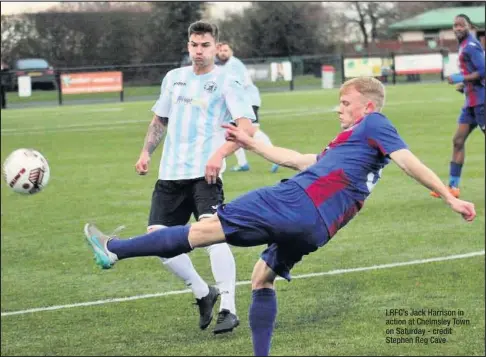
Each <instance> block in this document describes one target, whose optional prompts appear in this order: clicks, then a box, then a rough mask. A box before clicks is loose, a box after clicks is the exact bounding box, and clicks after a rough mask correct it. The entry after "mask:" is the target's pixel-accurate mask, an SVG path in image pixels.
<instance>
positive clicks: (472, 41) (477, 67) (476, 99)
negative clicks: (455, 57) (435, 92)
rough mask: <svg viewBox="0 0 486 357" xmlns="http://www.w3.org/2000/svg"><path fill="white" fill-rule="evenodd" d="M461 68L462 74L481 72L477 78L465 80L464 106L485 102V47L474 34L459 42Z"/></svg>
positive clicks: (473, 105)
mask: <svg viewBox="0 0 486 357" xmlns="http://www.w3.org/2000/svg"><path fill="white" fill-rule="evenodd" d="M459 68H460V69H461V74H462V75H466V74H471V73H473V72H479V76H480V78H479V79H477V80H474V81H465V82H464V94H465V96H466V98H465V103H464V107H475V106H477V105H481V104H484V88H485V87H484V49H483V48H482V47H481V43H480V42H479V41H478V40H477V39H476V38H475V37H474V36H473V35H472V34H469V36H467V37H466V38H465V39H464V40H462V42H461V43H460V44H459Z"/></svg>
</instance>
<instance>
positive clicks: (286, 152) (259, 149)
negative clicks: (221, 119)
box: [223, 125, 317, 171]
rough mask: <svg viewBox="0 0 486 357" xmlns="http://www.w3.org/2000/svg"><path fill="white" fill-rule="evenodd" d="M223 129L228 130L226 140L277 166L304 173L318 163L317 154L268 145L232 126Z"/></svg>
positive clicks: (225, 126)
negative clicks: (303, 171)
mask: <svg viewBox="0 0 486 357" xmlns="http://www.w3.org/2000/svg"><path fill="white" fill-rule="evenodd" d="M223 128H225V129H226V140H228V141H230V142H232V143H236V144H237V145H238V146H241V147H243V148H244V149H247V150H251V151H253V152H254V153H256V154H258V155H260V156H261V157H263V158H264V159H266V160H268V161H270V162H273V163H275V164H278V165H281V166H285V167H288V168H291V169H294V170H298V171H302V170H305V169H306V168H307V167H309V166H311V165H313V164H315V163H316V161H317V156H316V155H315V154H301V153H299V152H297V151H294V150H290V149H286V148H281V147H277V146H269V145H266V144H265V143H264V142H263V141H259V140H255V139H253V138H252V137H250V136H249V135H248V134H247V133H245V132H243V131H242V130H240V129H239V128H235V127H234V126H232V125H223Z"/></svg>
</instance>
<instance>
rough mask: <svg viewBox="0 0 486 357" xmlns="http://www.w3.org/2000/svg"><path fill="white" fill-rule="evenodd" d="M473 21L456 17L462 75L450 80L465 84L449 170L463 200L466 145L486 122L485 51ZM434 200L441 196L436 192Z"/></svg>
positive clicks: (451, 186) (456, 193)
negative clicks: (475, 32)
mask: <svg viewBox="0 0 486 357" xmlns="http://www.w3.org/2000/svg"><path fill="white" fill-rule="evenodd" d="M471 26H472V24H471V20H470V19H469V17H468V16H467V15H464V14H460V15H457V16H456V17H455V18H454V25H453V30H454V33H455V35H456V38H457V40H458V41H459V68H460V70H461V72H460V73H456V74H453V75H451V76H449V77H448V78H447V80H448V82H449V83H450V84H456V85H457V84H463V86H461V88H462V89H461V91H463V92H464V95H465V103H464V106H463V108H462V110H461V113H460V115H459V118H458V120H457V123H458V126H457V130H456V133H455V134H454V138H453V140H452V141H453V148H452V160H451V163H450V168H449V191H450V192H451V194H453V195H454V196H455V197H459V194H460V190H459V183H460V180H461V172H462V166H463V165H464V157H465V143H466V140H467V137H468V136H469V134H471V132H472V131H473V130H474V129H475V128H476V127H477V126H479V128H480V129H481V130H482V131H483V133H484V132H485V121H484V91H485V90H484V89H485V86H484V82H485V81H484V49H483V47H482V46H481V43H480V42H479V41H478V39H476V38H475V37H474V35H473V34H472V33H471V32H470V29H471ZM430 194H431V195H432V196H433V197H437V198H439V197H440V195H439V194H438V193H437V192H435V191H432V192H431V193H430Z"/></svg>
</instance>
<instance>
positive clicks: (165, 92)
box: [152, 75, 172, 118]
mask: <svg viewBox="0 0 486 357" xmlns="http://www.w3.org/2000/svg"><path fill="white" fill-rule="evenodd" d="M167 77H168V75H166V76H165V77H164V79H163V80H162V85H161V86H160V97H159V99H158V100H157V101H156V102H155V104H154V106H153V107H152V112H154V114H155V115H157V116H159V117H161V118H168V117H169V113H170V104H171V96H172V94H171V91H170V89H169V88H168V85H167V82H168V81H169V80H168V78H167Z"/></svg>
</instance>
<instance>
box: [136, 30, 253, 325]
mask: <svg viewBox="0 0 486 357" xmlns="http://www.w3.org/2000/svg"><path fill="white" fill-rule="evenodd" d="M188 36H189V42H188V51H189V54H190V57H191V59H192V66H187V67H182V68H178V69H175V70H172V71H170V72H168V73H167V75H166V76H165V78H164V80H163V82H162V87H161V93H160V98H159V100H158V101H157V102H156V104H155V105H154V106H153V108H152V111H153V112H154V117H153V119H152V122H151V123H150V125H149V128H148V132H147V136H146V138H145V143H144V147H143V149H142V152H141V153H140V157H139V159H138V161H137V163H136V165H135V168H136V170H137V172H138V173H139V174H141V175H144V174H146V173H147V172H148V165H149V161H150V156H151V155H152V153H153V152H154V151H155V149H156V148H157V146H158V144H159V143H160V141H161V140H162V137H163V136H164V133H165V132H167V137H166V138H165V142H164V149H163V152H162V158H161V162H160V168H159V177H158V180H157V182H156V184H155V187H154V191H153V194H152V205H151V209H150V216H149V222H148V227H147V231H148V232H152V231H154V230H158V229H162V228H166V227H168V226H175V225H184V224H186V223H188V222H189V219H190V217H191V214H194V217H195V218H196V220H204V219H207V218H208V217H211V216H212V215H213V214H214V213H215V212H216V208H217V206H218V205H220V204H222V203H223V200H224V192H223V182H222V180H221V175H222V172H223V171H224V166H225V163H224V158H225V157H226V156H228V155H230V154H231V153H233V152H234V151H235V150H236V148H238V146H237V145H236V144H234V143H229V142H225V138H224V130H223V129H222V128H221V124H223V123H229V122H234V123H236V124H237V125H238V126H239V127H241V128H243V129H246V130H253V129H252V126H251V121H250V119H251V120H254V119H255V117H254V115H253V111H252V108H251V104H250V102H249V101H248V99H247V98H246V94H245V91H244V89H243V87H242V86H241V84H239V83H238V82H237V80H236V79H235V78H234V77H231V76H230V75H229V74H227V73H225V72H224V71H222V70H221V69H220V68H219V67H216V66H215V65H214V57H215V55H216V43H217V40H218V28H217V27H216V26H215V25H212V24H210V23H206V22H196V23H193V24H191V25H190V26H189V29H188ZM230 113H231V114H230ZM248 118H249V119H248ZM233 119H234V120H233ZM207 251H208V253H209V257H210V260H211V268H212V273H213V276H214V279H215V281H216V283H217V285H218V287H219V289H220V291H221V305H220V312H219V315H218V319H217V323H216V326H215V329H214V333H223V332H228V331H231V330H232V329H233V328H234V327H236V326H238V324H239V321H238V318H237V316H236V306H235V280H236V269H235V261H234V257H233V254H232V253H231V250H230V248H229V246H228V245H227V244H216V245H212V246H209V247H207ZM162 260H163V263H164V265H165V266H166V267H167V268H168V269H169V270H170V271H172V272H173V273H174V274H175V275H177V276H178V277H179V278H180V279H182V280H183V281H184V282H185V283H186V285H187V286H188V287H190V288H191V289H192V291H193V293H194V295H195V297H196V301H197V304H198V305H199V310H200V322H199V326H200V328H201V329H205V328H207V327H208V325H209V324H210V322H211V320H212V309H213V306H214V304H215V303H216V300H217V298H218V295H219V292H218V290H217V289H216V288H214V287H209V286H208V284H207V283H206V282H205V281H204V280H203V279H202V278H201V276H200V275H199V274H198V273H197V271H196V270H195V268H194V266H193V264H192V262H191V259H190V258H189V256H188V255H187V254H181V255H179V256H177V257H174V258H171V259H165V258H163V259H162Z"/></svg>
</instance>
